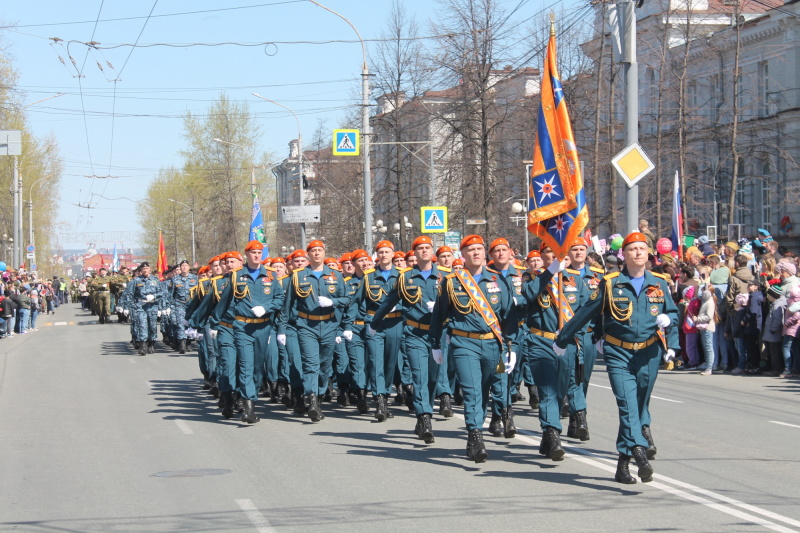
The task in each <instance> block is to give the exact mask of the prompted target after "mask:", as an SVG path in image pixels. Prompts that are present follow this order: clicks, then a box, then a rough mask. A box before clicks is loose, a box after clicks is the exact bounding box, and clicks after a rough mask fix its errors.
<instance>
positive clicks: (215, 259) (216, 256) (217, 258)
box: [208, 255, 222, 265]
mask: <svg viewBox="0 0 800 533" xmlns="http://www.w3.org/2000/svg"><path fill="white" fill-rule="evenodd" d="M221 258H222V256H221V255H215V256H214V257H212V258H211V259H209V260H208V264H209V265H210V264H211V263H214V262H216V261H219V260H220V259H221Z"/></svg>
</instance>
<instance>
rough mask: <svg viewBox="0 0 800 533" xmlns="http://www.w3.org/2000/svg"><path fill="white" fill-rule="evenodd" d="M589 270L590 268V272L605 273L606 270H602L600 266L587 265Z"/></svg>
mask: <svg viewBox="0 0 800 533" xmlns="http://www.w3.org/2000/svg"><path fill="white" fill-rule="evenodd" d="M589 270H591V271H592V272H597V273H598V274H605V273H606V271H605V270H603V269H602V268H601V267H596V266H591V267H589Z"/></svg>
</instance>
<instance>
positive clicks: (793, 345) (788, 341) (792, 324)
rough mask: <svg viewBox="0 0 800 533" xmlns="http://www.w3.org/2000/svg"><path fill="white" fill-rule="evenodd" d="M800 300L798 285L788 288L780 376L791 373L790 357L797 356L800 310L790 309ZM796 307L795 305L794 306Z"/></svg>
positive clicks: (799, 348)
mask: <svg viewBox="0 0 800 533" xmlns="http://www.w3.org/2000/svg"><path fill="white" fill-rule="evenodd" d="M798 302H800V286H794V287H793V288H792V289H790V290H789V295H788V297H787V298H786V311H785V312H784V315H783V363H784V371H783V373H782V374H781V377H783V378H787V377H790V376H791V375H792V359H793V358H794V359H797V358H798V352H800V342H798V341H797V336H796V335H797V329H798V327H800V311H792V306H793V305H794V304H796V303H798ZM795 307H796V306H795Z"/></svg>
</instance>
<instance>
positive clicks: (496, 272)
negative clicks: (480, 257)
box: [483, 267, 500, 274]
mask: <svg viewBox="0 0 800 533" xmlns="http://www.w3.org/2000/svg"><path fill="white" fill-rule="evenodd" d="M483 268H484V270H486V271H487V272H491V273H492V274H499V273H500V272H499V271H497V270H495V269H493V268H489V267H483Z"/></svg>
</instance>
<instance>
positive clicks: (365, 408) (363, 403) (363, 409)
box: [356, 389, 369, 415]
mask: <svg viewBox="0 0 800 533" xmlns="http://www.w3.org/2000/svg"><path fill="white" fill-rule="evenodd" d="M356 396H357V399H356V409H358V412H359V413H361V414H362V415H365V414H367V413H369V403H367V389H359V390H357V391H356Z"/></svg>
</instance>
